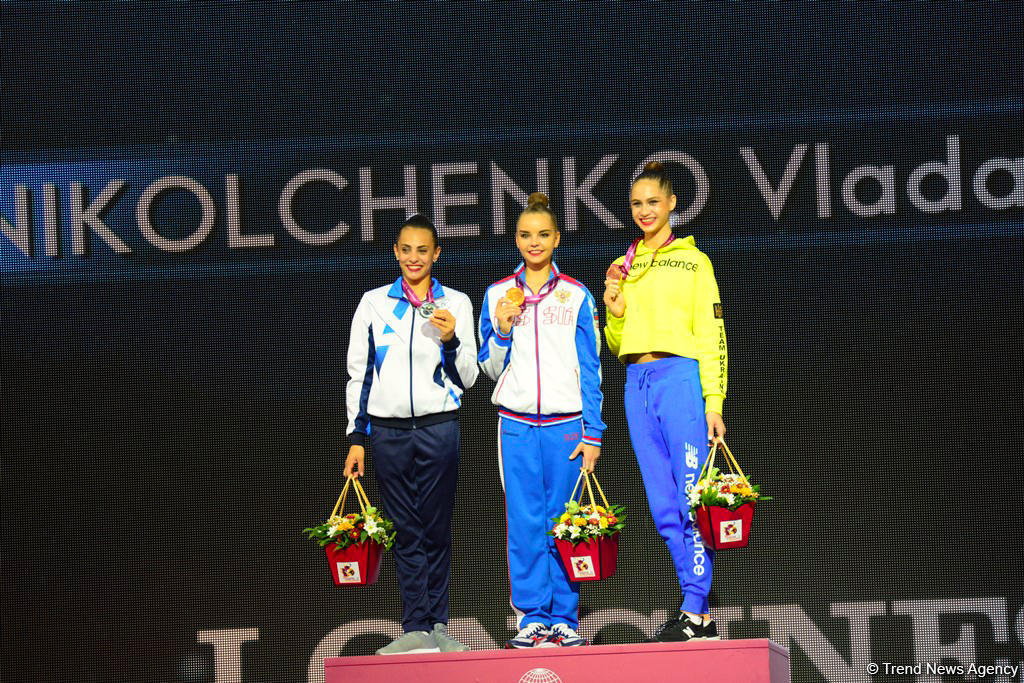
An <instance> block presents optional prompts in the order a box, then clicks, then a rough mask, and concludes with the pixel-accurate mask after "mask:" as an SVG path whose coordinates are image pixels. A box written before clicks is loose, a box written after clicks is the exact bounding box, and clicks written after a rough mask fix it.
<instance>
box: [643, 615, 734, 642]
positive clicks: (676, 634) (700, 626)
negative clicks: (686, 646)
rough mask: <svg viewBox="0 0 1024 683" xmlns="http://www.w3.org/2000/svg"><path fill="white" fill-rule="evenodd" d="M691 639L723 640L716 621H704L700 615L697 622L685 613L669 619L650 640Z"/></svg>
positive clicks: (678, 640)
mask: <svg viewBox="0 0 1024 683" xmlns="http://www.w3.org/2000/svg"><path fill="white" fill-rule="evenodd" d="M690 640H721V638H720V637H719V635H718V628H717V627H716V626H715V622H714V621H706V622H705V621H703V620H701V619H700V618H699V617H698V619H697V621H696V622H694V621H693V619H692V618H690V617H689V616H685V615H680V616H678V617H675V618H672V619H669V620H668V621H666V622H665V623H664V624H662V625H661V627H660V628H659V629H658V630H657V631H656V632H655V634H654V637H653V638H651V640H650V641H649V642H652V643H685V642H687V641H690Z"/></svg>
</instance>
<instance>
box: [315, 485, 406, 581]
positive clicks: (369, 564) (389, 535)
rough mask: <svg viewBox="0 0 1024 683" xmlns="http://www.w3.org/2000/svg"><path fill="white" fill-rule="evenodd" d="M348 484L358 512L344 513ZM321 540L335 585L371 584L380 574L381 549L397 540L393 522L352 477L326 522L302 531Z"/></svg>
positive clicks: (388, 546)
mask: <svg viewBox="0 0 1024 683" xmlns="http://www.w3.org/2000/svg"><path fill="white" fill-rule="evenodd" d="M349 487H352V488H353V489H354V490H355V492H356V501H357V502H358V503H359V510H360V512H359V513H351V514H348V515H344V516H341V515H339V514H338V513H339V512H344V511H345V500H346V498H347V496H348V490H349ZM303 531H304V532H305V533H306V534H308V536H309V538H310V539H312V540H314V541H316V542H317V543H319V544H320V545H321V546H322V547H323V548H324V551H325V552H326V554H327V563H328V567H329V568H330V571H331V579H332V580H333V581H334V585H335V586H368V585H370V584H372V583H375V582H376V581H377V578H378V577H379V576H380V556H381V552H382V551H384V550H388V549H390V548H391V545H392V543H394V540H395V532H394V525H393V524H392V523H391V521H390V520H388V519H386V518H384V517H382V516H381V515H380V513H379V512H378V511H377V508H375V507H373V506H372V505H370V499H369V498H367V496H366V491H364V490H363V485H362V484H360V483H359V480H358V479H355V478H354V477H349V478H348V481H346V482H345V487H344V488H343V489H342V490H341V495H340V496H338V502H337V503H335V505H334V510H333V511H332V512H331V516H330V517H329V518H328V519H327V521H326V522H324V523H323V524H320V525H318V526H315V527H310V528H308V529H304V530H303Z"/></svg>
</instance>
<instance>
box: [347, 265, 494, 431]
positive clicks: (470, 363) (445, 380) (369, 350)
mask: <svg viewBox="0 0 1024 683" xmlns="http://www.w3.org/2000/svg"><path fill="white" fill-rule="evenodd" d="M431 291H432V292H433V295H434V300H435V303H436V304H437V305H438V306H440V307H442V308H446V309H448V310H449V311H451V312H452V314H453V315H454V316H455V336H454V337H453V338H452V340H451V341H449V342H446V343H442V342H441V333H440V332H439V331H438V329H437V328H436V327H434V326H433V325H432V324H430V322H429V321H428V320H427V319H426V318H424V317H423V316H421V315H420V314H419V311H418V310H417V309H415V308H413V306H412V304H410V303H409V301H408V300H407V299H406V298H405V294H404V293H403V292H402V282H401V278H399V279H398V280H395V282H394V283H392V284H390V285H385V286H383V287H378V288H377V289H372V290H370V291H369V292H366V293H365V294H363V298H362V299H361V300H360V301H359V306H358V307H356V312H355V315H353V316H352V331H351V333H350V337H349V345H348V375H349V380H348V386H347V387H346V392H345V399H346V401H345V402H346V406H347V412H348V428H347V430H346V433H347V434H348V435H349V438H350V439H351V441H352V443H353V444H359V445H362V444H363V441H364V439H365V436H366V435H367V434H369V431H370V430H369V426H370V425H369V423H370V419H371V417H372V418H383V419H386V420H395V419H399V420H407V422H406V424H408V425H409V427H415V426H417V418H424V420H425V422H429V419H427V416H431V415H436V414H437V413H445V412H450V411H453V410H457V409H458V407H459V405H460V404H461V403H462V393H463V392H464V391H465V390H466V389H468V388H470V387H471V386H473V383H474V382H476V378H477V374H478V372H479V369H478V367H477V359H476V355H477V354H476V337H475V336H474V333H473V304H472V302H470V300H469V297H468V296H466V295H465V294H463V293H462V292H459V291H456V290H454V289H450V288H448V287H442V286H441V285H440V284H439V283H438V282H437V280H432V282H431Z"/></svg>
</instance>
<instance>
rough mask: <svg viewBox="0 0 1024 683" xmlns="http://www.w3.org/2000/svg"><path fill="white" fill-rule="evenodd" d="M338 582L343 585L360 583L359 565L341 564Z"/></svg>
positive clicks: (351, 563)
mask: <svg viewBox="0 0 1024 683" xmlns="http://www.w3.org/2000/svg"><path fill="white" fill-rule="evenodd" d="M338 581H340V582H341V583H359V563H358V562H339V563H338Z"/></svg>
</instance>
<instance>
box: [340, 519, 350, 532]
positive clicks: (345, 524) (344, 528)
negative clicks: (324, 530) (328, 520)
mask: <svg viewBox="0 0 1024 683" xmlns="http://www.w3.org/2000/svg"><path fill="white" fill-rule="evenodd" d="M338 528H339V529H341V530H342V531H348V530H349V529H351V528H352V520H350V519H343V520H341V524H339V525H338Z"/></svg>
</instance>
